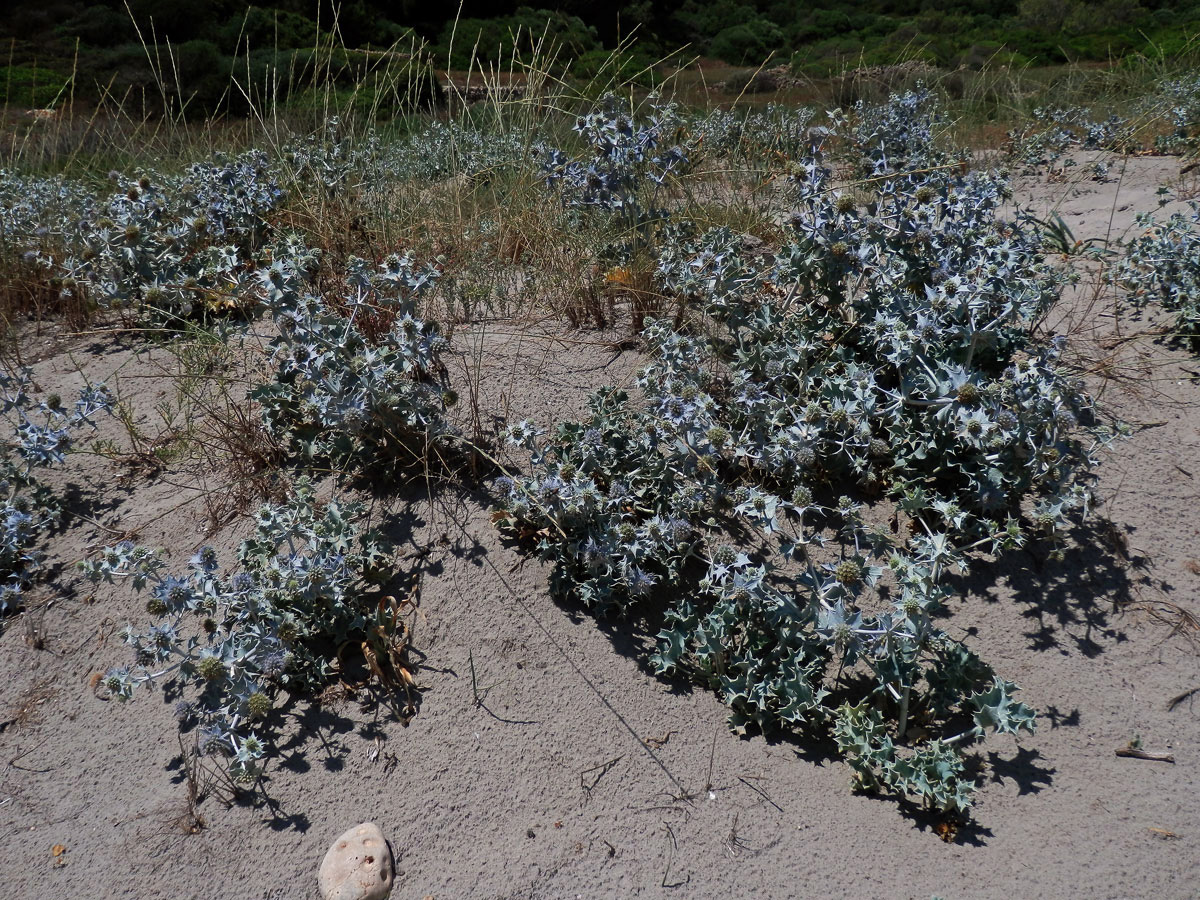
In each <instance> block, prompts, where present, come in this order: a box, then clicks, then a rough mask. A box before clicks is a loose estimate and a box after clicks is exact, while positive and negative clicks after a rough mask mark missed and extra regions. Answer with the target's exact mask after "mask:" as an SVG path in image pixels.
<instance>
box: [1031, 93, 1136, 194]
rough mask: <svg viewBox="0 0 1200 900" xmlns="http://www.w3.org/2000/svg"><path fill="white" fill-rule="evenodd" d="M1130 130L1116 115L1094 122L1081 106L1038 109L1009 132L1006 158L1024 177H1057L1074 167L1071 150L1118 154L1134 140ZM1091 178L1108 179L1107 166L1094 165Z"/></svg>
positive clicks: (1122, 118) (1129, 123) (1131, 126)
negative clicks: (1046, 174)
mask: <svg viewBox="0 0 1200 900" xmlns="http://www.w3.org/2000/svg"><path fill="white" fill-rule="evenodd" d="M1133 130H1134V125H1133V123H1131V121H1130V120H1129V119H1126V118H1124V117H1122V116H1118V115H1115V114H1114V115H1110V116H1109V117H1108V118H1107V119H1104V120H1103V121H1097V120H1095V119H1093V118H1092V113H1091V111H1090V110H1088V109H1085V108H1084V107H1081V106H1067V107H1061V106H1055V107H1039V108H1037V109H1035V110H1034V111H1033V115H1032V117H1031V119H1030V121H1029V122H1028V123H1026V124H1025V125H1023V126H1022V127H1021V128H1016V129H1013V130H1012V131H1010V132H1009V133H1008V140H1009V146H1008V154H1009V159H1010V160H1011V162H1012V164H1013V165H1014V166H1016V167H1017V169H1018V170H1019V171H1020V172H1021V173H1022V174H1025V175H1039V174H1042V173H1043V172H1047V173H1050V174H1054V175H1060V174H1062V172H1063V171H1064V170H1065V169H1067V168H1070V167H1071V166H1074V165H1076V161H1075V160H1074V159H1073V158H1072V157H1071V156H1070V155H1069V154H1070V153H1071V152H1072V151H1074V150H1102V151H1108V152H1120V151H1121V150H1122V149H1123V148H1125V147H1127V146H1129V144H1130V142H1131V141H1132V140H1133ZM1092 178H1093V180H1094V181H1106V180H1108V170H1107V167H1105V166H1103V164H1101V163H1097V164H1095V165H1094V166H1093V167H1092Z"/></svg>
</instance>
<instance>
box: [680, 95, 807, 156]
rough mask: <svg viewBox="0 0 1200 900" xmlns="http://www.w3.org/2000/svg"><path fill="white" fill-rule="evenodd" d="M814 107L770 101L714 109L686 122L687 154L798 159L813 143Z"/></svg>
mask: <svg viewBox="0 0 1200 900" xmlns="http://www.w3.org/2000/svg"><path fill="white" fill-rule="evenodd" d="M812 120H813V110H811V109H807V108H805V107H793V106H786V105H784V104H781V103H768V104H767V105H766V106H765V107H762V108H759V109H754V108H751V109H743V110H732V109H730V110H727V109H712V110H709V111H708V112H706V113H703V114H701V115H696V116H694V117H691V118H690V119H688V120H687V121H686V125H687V130H688V142H687V146H688V154H689V156H697V155H700V154H708V155H711V156H732V157H739V158H745V159H750V160H754V159H759V160H770V161H773V162H777V161H778V159H779V158H783V159H798V158H800V157H802V156H804V155H805V154H806V153H807V152H808V148H809V145H810V144H811V142H812V138H811V135H810V126H811V123H812Z"/></svg>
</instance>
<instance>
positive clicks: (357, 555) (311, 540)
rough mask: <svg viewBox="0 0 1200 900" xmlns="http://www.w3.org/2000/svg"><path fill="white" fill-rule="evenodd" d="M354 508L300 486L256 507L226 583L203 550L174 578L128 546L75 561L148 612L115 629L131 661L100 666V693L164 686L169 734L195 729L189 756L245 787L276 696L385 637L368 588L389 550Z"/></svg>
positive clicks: (262, 752) (258, 760)
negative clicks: (170, 697) (208, 761)
mask: <svg viewBox="0 0 1200 900" xmlns="http://www.w3.org/2000/svg"><path fill="white" fill-rule="evenodd" d="M362 513H363V510H362V508H361V507H360V506H359V505H356V504H347V505H342V504H339V503H337V502H336V501H335V502H330V503H328V504H325V505H323V506H322V505H320V504H318V503H317V501H316V500H315V498H314V495H313V491H312V488H311V487H310V486H309V485H308V484H307V483H306V482H304V481H301V482H300V483H298V485H297V487H296V492H295V496H294V497H293V498H292V499H291V500H290V501H289V502H287V503H286V504H282V505H268V506H264V507H263V508H262V509H261V510H260V511H259V513H258V515H257V518H256V522H255V531H254V535H253V537H251V538H250V539H249V540H247V541H244V542H243V543H242V545H241V547H240V549H239V550H238V568H239V571H238V572H237V573H236V574H234V575H232V576H230V575H227V574H225V573H223V572H222V571H221V567H220V562H219V560H218V558H217V554H216V552H215V551H214V550H213V549H212V548H211V547H203V548H201V549H200V550H199V552H197V553H196V555H195V556H193V557H192V558H191V560H190V561H189V563H188V566H187V570H186V571H185V572H183V573H181V574H168V573H167V564H166V562H165V561H164V560H163V558H162V557H161V555H160V554H159V553H157V552H155V551H152V550H149V549H148V548H145V547H140V546H136V545H134V544H132V543H130V542H128V541H125V542H122V543H120V544H117V545H116V546H114V547H108V548H106V549H105V550H104V551H102V552H101V554H100V555H99V556H98V557H97V558H96V559H93V560H90V561H86V562H84V563H81V564H80V565H81V567H82V569H83V571H84V574H85V575H86V576H87V577H88V578H90V579H91V580H92V581H95V582H100V581H105V582H108V583H113V582H116V581H128V582H129V583H130V584H131V586H132V587H133V588H134V590H136V591H139V592H142V591H144V592H146V593H147V594H148V601H147V603H146V609H147V611H148V612H149V613H150V614H152V615H153V616H155V617H157V622H156V624H154V625H151V626H150V627H148V628H147V629H146V630H144V631H138V630H136V629H134V628H133V626H128V627H126V629H125V632H124V638H125V643H126V644H128V645H129V646H130V647H131V648H132V650H133V662H132V664H131V665H128V666H119V667H116V668H113V669H111V670H110V671H109V672H108V673H107V674H106V676H105V678H104V681H103V684H104V687H105V688H106V689H107V691H108V692H109V694H110V695H111V696H113V697H115V698H117V699H118V700H128V699H130V698H131V697H132V696H133V693H134V690H135V689H136V688H137V687H138V686H143V685H145V686H152V685H154V684H166V685H168V686H170V688H172V691H173V693H175V694H177V695H180V696H183V697H185V698H187V699H181V700H180V701H179V704H178V706H177V708H176V709H177V713H178V718H179V720H180V727H181V729H191V728H196V729H198V732H197V747H196V749H197V752H198V753H200V754H211V755H216V756H218V757H220V758H222V759H223V760H224V761H225V762H226V764H227V765H228V768H229V773H230V775H231V776H232V777H233V778H234V779H235V780H237V781H240V782H248V783H253V782H255V781H257V779H258V777H259V775H260V774H261V773H262V770H263V766H264V765H265V764H266V762H267V761H268V760H269V758H270V757H271V756H272V755H273V753H274V745H273V737H274V732H275V729H277V728H278V726H279V724H280V716H279V715H278V714H277V713H276V712H274V709H275V706H276V704H277V701H278V699H279V696H280V693H281V692H282V691H286V692H287V693H288V694H289V695H300V694H308V695H311V694H313V693H315V692H317V691H319V690H320V689H321V688H322V687H323V686H325V685H326V684H327V683H328V682H329V681H330V679H331V678H332V677H333V675H334V673H335V671H336V669H337V667H338V658H337V654H338V651H339V648H342V647H344V646H345V645H346V644H347V643H348V642H352V643H353V644H354V645H355V646H358V645H359V644H360V643H362V642H367V643H368V644H370V643H371V642H373V641H376V640H379V639H380V635H382V634H384V633H385V632H386V622H384V621H383V620H382V619H379V618H378V617H379V616H380V615H381V613H379V612H378V609H379V607H378V604H377V603H374V602H373V601H372V599H371V597H370V596H369V595H368V592H369V591H370V589H371V586H372V585H374V584H378V583H381V582H383V581H386V580H387V578H389V577H390V574H391V573H390V568H389V557H390V553H391V548H390V547H389V546H388V545H387V543H386V542H385V541H384V539H383V538H382V537H381V536H380V535H379V534H378V533H376V532H373V531H363V530H362V529H361V528H360V527H359V525H358V520H359V519H360V518H361V516H362Z"/></svg>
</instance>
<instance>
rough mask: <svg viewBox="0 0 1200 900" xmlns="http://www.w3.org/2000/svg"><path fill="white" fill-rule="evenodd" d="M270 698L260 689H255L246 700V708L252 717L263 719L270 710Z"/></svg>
mask: <svg viewBox="0 0 1200 900" xmlns="http://www.w3.org/2000/svg"><path fill="white" fill-rule="evenodd" d="M271 706H272V704H271V698H270V697H268V696H267V695H266V694H264V693H263V692H262V691H255V692H254V693H253V694H251V695H250V698H249V699H248V700H247V701H246V710H247V711H248V712H249V713H250V718H252V719H263V718H266V716H267V715H268V714H269V713H270V712H271Z"/></svg>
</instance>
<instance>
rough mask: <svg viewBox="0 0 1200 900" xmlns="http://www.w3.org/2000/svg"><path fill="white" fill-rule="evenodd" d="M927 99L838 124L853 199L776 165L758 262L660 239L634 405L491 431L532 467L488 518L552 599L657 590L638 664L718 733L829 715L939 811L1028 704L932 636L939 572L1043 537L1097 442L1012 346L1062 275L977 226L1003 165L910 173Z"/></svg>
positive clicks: (992, 229)
mask: <svg viewBox="0 0 1200 900" xmlns="http://www.w3.org/2000/svg"><path fill="white" fill-rule="evenodd" d="M926 100H927V98H921V97H920V96H917V95H905V96H898V97H895V98H893V100H892V101H891V102H890V103H889V104H888V105H887V107H886V108H885V109H882V110H873V111H871V113H870V115H863V116H860V117H859V121H858V124H857V125H854V126H850V125H847V127H850V128H852V129H853V130H852V133H851V135H850V137H851V141H850V143H851V145H852V146H855V147H858V148H859V151H858V152H860V153H861V154H862V157H863V160H864V164H865V166H866V167H867V168H868V170H869V171H870V172H872V173H877V176H883V177H882V178H880V179H879V180H877V181H875V182H873V189H872V191H871V193H870V196H869V197H868V198H867V199H866V200H865V202H863V201H860V200H859V199H856V198H854V197H852V196H851V195H849V194H844V193H841V192H839V191H838V190H836V189H834V188H833V186H832V183H831V173H830V171H829V170H828V169H827V168H826V167H825V166H824V164H823V162H822V158H821V156H820V154H819V152H817V153H815V154H814V155H812V156H809V157H808V158H806V159H805V160H803V161H801V162H800V163H799V164H798V165H797V166H796V167H795V168H796V175H795V176H794V178H793V181H792V194H791V198H792V201H793V213H792V216H791V227H792V229H793V237H792V240H791V242H790V243H788V244H787V245H785V246H784V247H783V248H782V250H781V251H779V252H778V253H776V254H775V255H774V257H773V258H772V259H770V260H769V261H767V262H765V263H757V262H755V261H753V260H752V259H751V258H749V257H746V256H744V255H743V254H742V253H741V252H740V249H739V242H740V239H739V238H737V237H736V236H735V235H733V234H732V233H731V232H729V231H728V230H722V229H718V230H715V231H712V232H709V233H707V234H704V235H702V236H700V237H699V238H695V239H690V240H689V239H687V238H686V236H685V235H683V232H681V231H679V230H675V231H671V232H669V233H668V237H667V240H666V242H665V245H664V246H662V247H661V249H660V252H659V264H658V268H657V280H658V289H659V290H661V291H662V292H663V293H664V294H666V295H669V296H675V297H679V298H681V299H682V300H683V301H685V303H686V307H687V309H688V311H689V313H690V314H691V316H690V317H689V319H688V323H687V324H686V325H685V326H684V327H682V328H676V327H672V326H671V325H670V324H669V323H667V322H665V321H662V320H659V321H656V322H654V323H652V324H650V325H648V327H647V329H646V331H645V332H644V337H645V338H646V340H647V341H648V343H649V345H650V349H651V360H650V362H649V364H648V365H647V366H646V367H645V368H644V369H643V370H642V371H641V373H640V374H639V377H638V388H639V392H640V394H641V398H640V399H639V401H638V402H637V403H632V402H631V401H630V400H629V399H628V398H627V397H626V396H625V395H624V394H623V393H621V392H619V391H612V390H605V391H601V392H599V393H598V394H597V395H596V396H595V398H594V400H593V403H592V412H591V416H590V417H589V418H587V419H585V420H583V421H579V422H568V423H563V424H560V425H558V426H556V427H555V428H554V429H552V430H551V431H550V432H549V434H547V435H544V436H543V435H541V434H540V432H539V431H538V430H537V429H536V428H535V427H534V426H532V425H530V424H529V423H520V424H518V425H515V426H513V427H512V428H511V429H510V440H511V442H512V443H513V444H514V445H516V446H520V447H524V448H525V449H526V450H528V452H529V453H530V464H531V468H532V471H531V474H529V475H525V476H521V477H515V478H508V479H505V480H504V481H503V483H502V491H503V494H504V500H503V516H502V518H501V524H502V526H503V527H504V528H505V529H506V530H507V531H508V532H509V533H510V534H511V535H513V537H514V538H515V539H517V540H518V541H521V540H526V541H531V542H532V541H533V539H534V536H536V545H535V547H533V549H536V552H537V553H538V555H540V556H541V557H542V558H544V559H546V560H548V561H549V562H551V563H552V565H553V572H552V576H551V586H552V589H553V591H554V592H555V593H556V594H557V595H559V596H561V597H570V598H575V599H578V600H580V601H582V602H583V603H585V604H586V605H587V606H589V607H591V608H593V609H594V610H595V611H596V612H597V613H601V614H604V613H618V614H619V613H625V612H627V611H629V610H630V609H632V608H634V607H636V606H638V605H639V604H641V603H644V602H645V601H646V600H647V599H648V598H650V597H652V596H654V597H658V598H660V599H662V600H663V601H664V602H666V603H667V604H668V610H667V613H666V617H665V626H664V628H663V630H662V631H661V632H660V634H659V636H658V638H659V646H658V650H657V652H656V654H655V655H654V657H653V662H654V665H655V667H656V668H657V669H658V671H660V672H662V673H664V674H671V673H685V674H688V675H691V676H692V677H695V678H698V679H699V680H701V681H703V682H704V683H706V684H708V685H710V686H711V687H712V688H713V689H715V690H716V691H717V693H718V694H719V695H720V696H721V697H722V699H724V700H725V702H726V703H728V704H729V705H730V707H731V708H732V711H733V712H732V718H731V722H732V724H733V725H734V727H735V728H737V729H738V730H744V729H745V728H747V727H750V726H754V727H756V728H760V729H764V730H769V729H773V728H776V727H779V726H781V725H809V726H820V725H824V726H827V727H831V728H832V729H833V731H834V734H835V737H836V738H837V740H838V743H839V746H840V747H841V748H842V750H843V752H844V753H845V754H846V757H847V760H848V761H849V762H850V764H851V766H852V767H853V768H854V769H855V771H856V775H857V779H858V783H859V785H860V786H861V787H864V788H879V789H890V790H895V791H897V792H899V793H911V794H915V795H916V796H918V797H920V798H921V799H922V800H923V801H925V802H927V803H929V804H930V805H932V806H934V807H936V808H938V809H941V810H944V811H947V812H959V811H962V810H963V809H965V808H966V807H967V806H968V805H969V804H970V802H971V799H970V798H971V793H972V791H973V789H974V785H973V783H972V782H971V781H970V780H969V779H967V778H966V777H965V776H964V774H963V772H964V769H963V762H962V751H963V749H964V748H965V747H966V746H968V745H969V744H971V743H973V742H975V741H976V740H978V739H979V738H981V737H982V736H983V735H984V734H986V733H990V732H999V733H1011V734H1015V733H1017V732H1019V731H1032V728H1033V714H1032V711H1031V710H1029V709H1028V708H1027V707H1025V706H1024V705H1022V704H1020V703H1018V702H1017V701H1015V700H1014V699H1013V693H1014V690H1015V686H1014V685H1012V684H1011V683H1010V682H1008V681H1005V680H1004V679H1002V678H1000V677H999V676H997V675H996V674H995V673H994V671H993V670H992V669H991V667H990V666H988V665H987V664H986V663H985V662H983V661H982V660H981V659H979V657H978V656H976V655H975V653H973V652H972V651H971V650H970V649H968V648H967V647H966V646H965V645H963V644H962V643H961V642H959V641H956V640H954V639H952V638H951V637H949V635H947V634H946V633H945V632H944V631H943V630H941V629H940V628H939V627H938V626H937V625H936V618H935V616H936V614H937V613H938V611H939V610H940V609H941V608H942V604H943V601H944V600H945V598H946V596H947V594H948V587H947V585H946V575H947V574H948V573H949V572H951V571H957V570H963V569H965V568H966V567H967V566H968V565H969V562H970V559H971V558H972V556H973V555H975V554H976V553H978V552H979V551H986V552H991V553H1002V552H1004V551H1007V550H1011V549H1013V548H1015V547H1019V546H1021V545H1023V544H1024V543H1025V542H1026V541H1027V540H1029V539H1031V538H1046V539H1054V538H1056V536H1057V535H1058V533H1059V531H1060V529H1062V528H1063V527H1065V525H1066V524H1067V523H1068V521H1069V519H1070V516H1071V515H1072V513H1073V512H1075V511H1078V510H1081V509H1085V508H1086V506H1087V503H1088V490H1087V481H1088V472H1089V470H1090V468H1091V465H1092V463H1093V453H1094V452H1095V450H1096V449H1097V447H1098V446H1100V445H1101V444H1102V443H1103V442H1104V441H1105V440H1106V439H1107V436H1108V435H1107V432H1106V430H1105V429H1103V428H1100V427H1099V426H1098V425H1096V424H1095V423H1094V422H1093V416H1092V410H1091V403H1090V401H1089V399H1088V398H1087V396H1086V395H1085V394H1084V393H1083V392H1082V391H1081V389H1080V387H1079V386H1078V385H1077V384H1076V383H1074V382H1073V381H1072V380H1071V379H1070V378H1069V377H1068V376H1067V375H1066V374H1065V372H1064V371H1063V370H1062V368H1061V367H1060V366H1059V364H1058V356H1059V353H1060V349H1061V347H1060V345H1059V343H1058V342H1054V343H1051V344H1048V345H1043V344H1040V343H1039V342H1038V341H1037V340H1035V339H1034V337H1033V333H1032V332H1033V327H1034V325H1035V324H1036V323H1037V322H1038V321H1039V320H1040V318H1041V317H1042V315H1044V313H1045V312H1046V310H1047V309H1048V308H1049V306H1050V305H1051V304H1052V303H1053V302H1054V300H1055V299H1057V297H1058V293H1059V290H1060V287H1061V284H1062V276H1060V275H1059V274H1057V273H1056V272H1055V271H1054V270H1053V269H1051V268H1050V267H1049V266H1048V265H1046V264H1045V263H1044V262H1043V261H1042V259H1041V255H1040V249H1039V245H1038V240H1037V234H1036V232H1034V231H1031V230H1028V229H1026V228H1024V227H1023V226H1022V225H1021V224H1020V223H1019V222H1010V221H1004V220H1002V219H1000V218H999V216H998V210H999V207H1000V205H1001V204H1002V202H1003V200H1004V199H1005V198H1006V197H1007V186H1006V184H1005V183H1004V182H1003V180H1002V179H1000V178H999V177H998V176H996V175H994V174H988V173H973V174H966V175H960V174H951V173H950V172H949V171H948V170H946V169H944V168H939V167H937V166H932V167H931V166H930V163H931V162H937V161H938V160H937V158H936V157H933V156H931V155H930V151H928V150H927V149H923V148H925V147H927V146H928V144H927V136H928V129H929V128H930V125H931V123H932V122H933V121H934V119H933V117H932V116H933V114H932V113H931V112H930V111H929V110H928V109H927V108H926ZM901 126H903V127H901ZM613 127H616V126H615V125H614V126H613ZM630 177H636V176H635V175H632V176H630ZM881 497H888V498H890V499H891V501H892V502H893V504H894V505H893V506H891V507H890V516H891V520H892V523H893V527H892V529H887V528H885V527H880V526H881V525H882V522H880V521H879V520H880V517H881V513H880V512H879V511H877V510H875V509H874V507H875V506H877V505H878V503H879V500H878V499H877V498H881ZM884 508H885V509H887V507H884ZM883 515H885V516H886V515H888V514H887V513H885V514H883ZM872 519H874V520H875V522H876V523H877V524H871V521H872ZM885 589H886V593H885V592H884V591H885ZM847 693H849V694H850V695H851V696H857V698H858V699H857V700H845V699H841V700H840V701H839V702H837V703H836V705H834V703H833V701H831V699H830V698H831V697H833V696H834V695H835V694H836V695H837V696H838V697H839V698H845V696H846V694H847ZM964 718H965V719H966V720H968V721H969V720H973V721H974V722H975V725H974V726H972V727H970V728H968V729H966V730H962V729H961V728H960V729H958V730H954V726H955V723H957V722H959V721H962V720H963V719H964ZM914 726H919V727H917V728H916V732H919V734H920V736H917V734H916V732H914V731H913V729H914Z"/></svg>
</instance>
